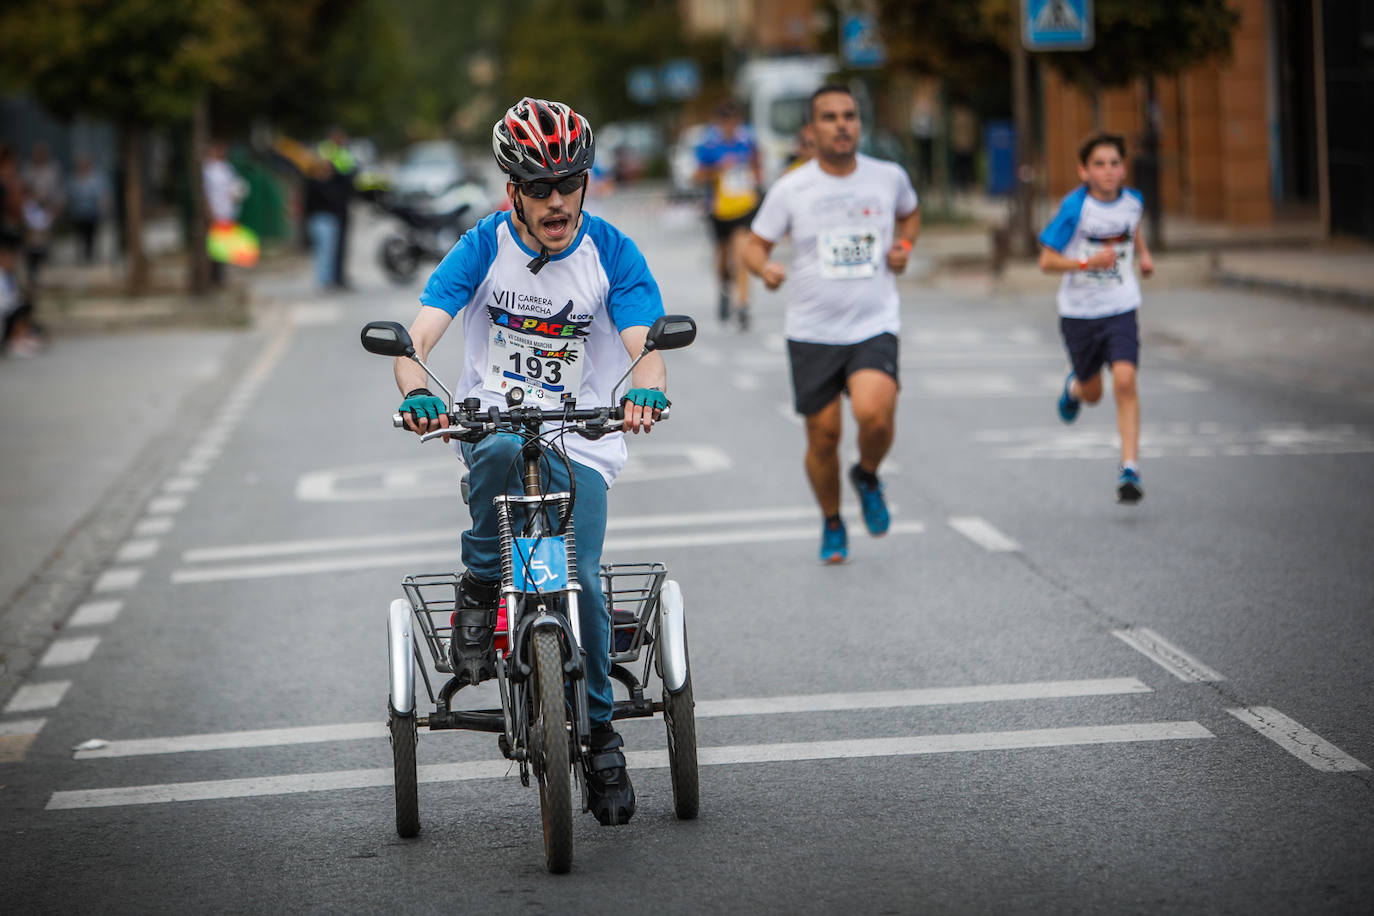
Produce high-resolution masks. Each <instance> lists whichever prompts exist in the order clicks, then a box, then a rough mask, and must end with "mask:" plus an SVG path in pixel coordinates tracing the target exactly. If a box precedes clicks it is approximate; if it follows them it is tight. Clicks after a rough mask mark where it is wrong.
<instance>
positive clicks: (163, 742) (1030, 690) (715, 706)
mask: <svg viewBox="0 0 1374 916" xmlns="http://www.w3.org/2000/svg"><path fill="white" fill-rule="evenodd" d="M1150 692H1151V690H1150V688H1149V687H1147V686H1146V685H1145V684H1142V683H1141V682H1140V681H1139V680H1137V679H1136V678H1133V677H1119V678H1100V679H1095V680H1082V681H1031V682H1028V683H1023V684H978V685H974V686H968V687H922V688H916V689H913V690H875V691H863V692H857V693H816V694H802V695H799V696H783V697H753V698H745V699H735V700H698V701H697V705H696V717H697V718H698V719H713V718H724V717H729V716H765V715H783V714H787V713H798V712H837V711H848V710H855V709H891V708H896V707H910V706H953V705H960V704H966V703H997V702H1007V701H1015V700H1044V699H1066V698H1073V697H1090V696H1113V695H1120V694H1131V693H1150ZM386 735H387V727H386V725H385V724H384V723H382V722H345V723H339V724H334V725H305V726H299V727H288V728H264V729H255V730H252V731H238V732H217V733H210V734H200V735H177V736H173V737H169V738H130V739H127V740H123V741H110V742H108V743H107V744H106V745H105V746H104V747H100V748H97V749H95V750H89V751H77V752H76V753H75V754H73V755H72V756H73V759H76V760H90V759H94V758H102V757H139V756H144V755H148V754H183V753H194V752H197V751H223V750H232V749H237V748H249V747H278V746H284V745H293V744H312V743H316V742H323V741H356V740H360V739H364V738H384V737H386Z"/></svg>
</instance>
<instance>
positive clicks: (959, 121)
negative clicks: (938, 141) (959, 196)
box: [949, 103, 978, 191]
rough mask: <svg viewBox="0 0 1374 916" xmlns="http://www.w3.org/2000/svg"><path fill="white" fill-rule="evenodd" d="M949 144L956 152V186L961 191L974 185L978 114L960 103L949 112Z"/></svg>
mask: <svg viewBox="0 0 1374 916" xmlns="http://www.w3.org/2000/svg"><path fill="white" fill-rule="evenodd" d="M949 146H950V150H951V151H952V152H953V153H954V186H955V187H956V188H958V189H959V190H960V191H967V190H968V189H969V188H971V187H973V180H974V174H973V159H974V156H975V155H976V154H977V152H978V115H976V114H975V113H974V111H973V109H972V108H970V107H968V106H967V105H965V104H963V103H960V104H957V105H955V106H954V107H953V108H952V109H951V110H950V113H949Z"/></svg>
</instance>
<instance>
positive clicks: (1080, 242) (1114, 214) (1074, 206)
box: [1040, 185, 1145, 318]
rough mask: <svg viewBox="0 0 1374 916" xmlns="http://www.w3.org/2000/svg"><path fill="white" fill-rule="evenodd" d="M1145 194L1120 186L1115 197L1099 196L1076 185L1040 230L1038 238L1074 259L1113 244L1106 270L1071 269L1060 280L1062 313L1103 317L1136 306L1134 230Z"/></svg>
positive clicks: (1141, 211)
mask: <svg viewBox="0 0 1374 916" xmlns="http://www.w3.org/2000/svg"><path fill="white" fill-rule="evenodd" d="M1144 211H1145V199H1144V198H1143V197H1142V196H1141V194H1140V192H1139V191H1137V190H1136V189H1135V188H1122V189H1121V193H1120V194H1119V195H1117V198H1116V200H1113V201H1101V200H1098V199H1097V198H1096V197H1093V196H1092V195H1091V194H1089V193H1088V186H1087V185H1080V186H1079V187H1078V189H1077V190H1075V191H1072V192H1071V193H1070V194H1069V195H1068V196H1067V197H1065V198H1064V201H1063V203H1061V204H1060V205H1059V212H1058V213H1056V214H1055V216H1054V219H1052V220H1050V224H1049V225H1048V226H1046V227H1045V231H1044V232H1042V233H1040V244H1042V245H1044V246H1045V247H1047V248H1053V249H1054V250H1055V251H1057V252H1059V253H1060V254H1062V255H1064V256H1065V257H1069V258H1073V259H1074V260H1082V259H1083V258H1090V257H1092V256H1093V255H1094V254H1096V253H1097V252H1099V251H1101V250H1102V249H1103V248H1104V247H1106V246H1108V245H1111V246H1112V247H1114V248H1115V249H1116V266H1115V267H1113V268H1111V269H1109V270H1072V271H1068V272H1067V273H1065V274H1064V279H1062V280H1061V281H1060V282H1059V297H1058V304H1059V314H1060V315H1062V316H1064V317H1065V318H1107V317H1109V316H1111V315H1120V314H1123V313H1125V312H1129V311H1130V310H1131V309H1134V308H1138V307H1139V306H1140V281H1139V280H1137V279H1136V276H1135V270H1134V267H1133V262H1134V258H1135V234H1136V232H1138V231H1139V230H1140V217H1141V215H1142V214H1143V213H1144Z"/></svg>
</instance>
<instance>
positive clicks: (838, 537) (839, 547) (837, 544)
mask: <svg viewBox="0 0 1374 916" xmlns="http://www.w3.org/2000/svg"><path fill="white" fill-rule="evenodd" d="M847 559H849V534H848V533H847V532H846V531H845V530H844V522H836V523H835V527H833V528H832V527H830V525H829V523H826V524H824V525H822V526H821V562H822V563H843V562H844V561H845V560H847Z"/></svg>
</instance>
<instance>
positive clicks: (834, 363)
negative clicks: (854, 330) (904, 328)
mask: <svg viewBox="0 0 1374 916" xmlns="http://www.w3.org/2000/svg"><path fill="white" fill-rule="evenodd" d="M787 355H788V356H790V357H791V358H792V403H793V405H794V406H795V407H796V408H797V413H799V414H801V415H802V416H806V417H809V416H811V415H812V414H813V413H817V412H819V411H820V410H822V409H823V408H825V407H826V406H828V405H829V404H830V402H831V401H833V400H835V399H836V398H837V397H839V396H840V392H842V391H848V390H849V377H850V376H851V375H853V374H854V373H855V372H858V371H859V370H860V369H877V370H878V371H879V372H886V373H887V374H888V375H890V376H892V379H893V381H897V335H896V334H879V335H878V336H877V337H870V338H868V340H861V341H859V342H858V343H856V344H818V343H802V342H801V341H798V340H789V341H788V342H787Z"/></svg>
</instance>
